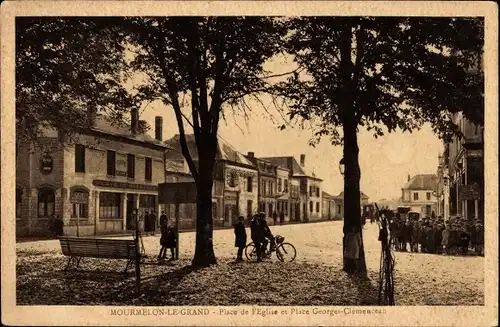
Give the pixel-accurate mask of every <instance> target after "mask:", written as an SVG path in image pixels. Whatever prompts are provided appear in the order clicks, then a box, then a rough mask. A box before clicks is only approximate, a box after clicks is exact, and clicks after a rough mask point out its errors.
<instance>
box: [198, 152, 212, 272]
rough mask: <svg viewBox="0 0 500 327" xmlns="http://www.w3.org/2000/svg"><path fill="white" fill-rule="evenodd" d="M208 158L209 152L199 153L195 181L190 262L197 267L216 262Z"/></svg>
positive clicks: (210, 172)
mask: <svg viewBox="0 0 500 327" xmlns="http://www.w3.org/2000/svg"><path fill="white" fill-rule="evenodd" d="M202 151H207V150H205V149H204V150H202ZM213 157H215V156H213ZM210 158H212V156H210V154H208V156H205V155H203V156H201V155H200V160H199V168H198V173H199V174H198V180H197V181H196V190H197V201H196V246H195V251H194V258H193V261H192V264H193V266H199V267H207V266H209V265H213V264H217V260H216V259H215V253H214V246H213V219H212V187H213V182H214V181H213V176H212V169H210V167H213V164H212V165H210V162H209V161H210Z"/></svg>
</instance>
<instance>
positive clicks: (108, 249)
mask: <svg viewBox="0 0 500 327" xmlns="http://www.w3.org/2000/svg"><path fill="white" fill-rule="evenodd" d="M59 241H60V243H61V250H62V253H63V255H65V256H68V257H69V259H68V263H67V265H66V268H65V269H64V270H65V271H67V270H68V269H69V267H70V265H71V264H72V263H73V264H76V268H75V269H78V266H79V265H80V260H81V259H82V258H83V257H86V258H102V259H125V260H128V261H127V266H126V267H125V270H124V271H123V273H127V271H128V268H129V266H130V265H131V263H133V262H134V260H140V259H141V254H140V253H137V249H136V244H135V241H134V240H113V239H102V238H81V237H61V238H59Z"/></svg>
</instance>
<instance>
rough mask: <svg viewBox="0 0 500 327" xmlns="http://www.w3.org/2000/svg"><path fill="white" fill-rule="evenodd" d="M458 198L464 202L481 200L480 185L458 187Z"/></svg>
mask: <svg viewBox="0 0 500 327" xmlns="http://www.w3.org/2000/svg"><path fill="white" fill-rule="evenodd" d="M458 198H459V200H460V201H463V200H478V199H479V185H478V184H477V183H474V184H468V185H460V186H459V187H458Z"/></svg>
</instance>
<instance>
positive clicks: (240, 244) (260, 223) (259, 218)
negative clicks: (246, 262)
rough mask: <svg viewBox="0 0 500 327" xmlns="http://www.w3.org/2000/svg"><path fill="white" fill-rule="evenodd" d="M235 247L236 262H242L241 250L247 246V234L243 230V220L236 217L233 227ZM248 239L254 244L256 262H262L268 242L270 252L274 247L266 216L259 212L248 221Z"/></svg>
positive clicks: (241, 217)
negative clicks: (236, 250) (236, 251)
mask: <svg viewBox="0 0 500 327" xmlns="http://www.w3.org/2000/svg"><path fill="white" fill-rule="evenodd" d="M234 235H235V244H234V245H235V247H237V248H238V253H237V256H236V261H243V250H244V249H245V247H246V245H247V232H246V229H245V218H244V217H243V216H240V217H238V223H237V224H236V225H235V226H234ZM250 237H251V238H252V241H253V243H254V244H255V249H256V252H257V261H259V262H260V261H262V259H263V254H265V251H266V248H267V245H268V244H269V241H270V242H271V250H272V249H274V247H275V242H274V236H273V234H272V232H271V229H270V228H269V225H268V224H267V221H266V214H265V213H264V212H261V213H259V214H256V215H254V216H253V217H252V219H251V220H250Z"/></svg>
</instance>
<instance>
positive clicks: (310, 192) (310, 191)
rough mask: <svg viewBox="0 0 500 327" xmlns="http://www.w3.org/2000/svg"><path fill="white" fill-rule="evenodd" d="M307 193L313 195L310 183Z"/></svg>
mask: <svg viewBox="0 0 500 327" xmlns="http://www.w3.org/2000/svg"><path fill="white" fill-rule="evenodd" d="M309 195H310V196H312V195H313V187H312V185H311V186H309Z"/></svg>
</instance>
